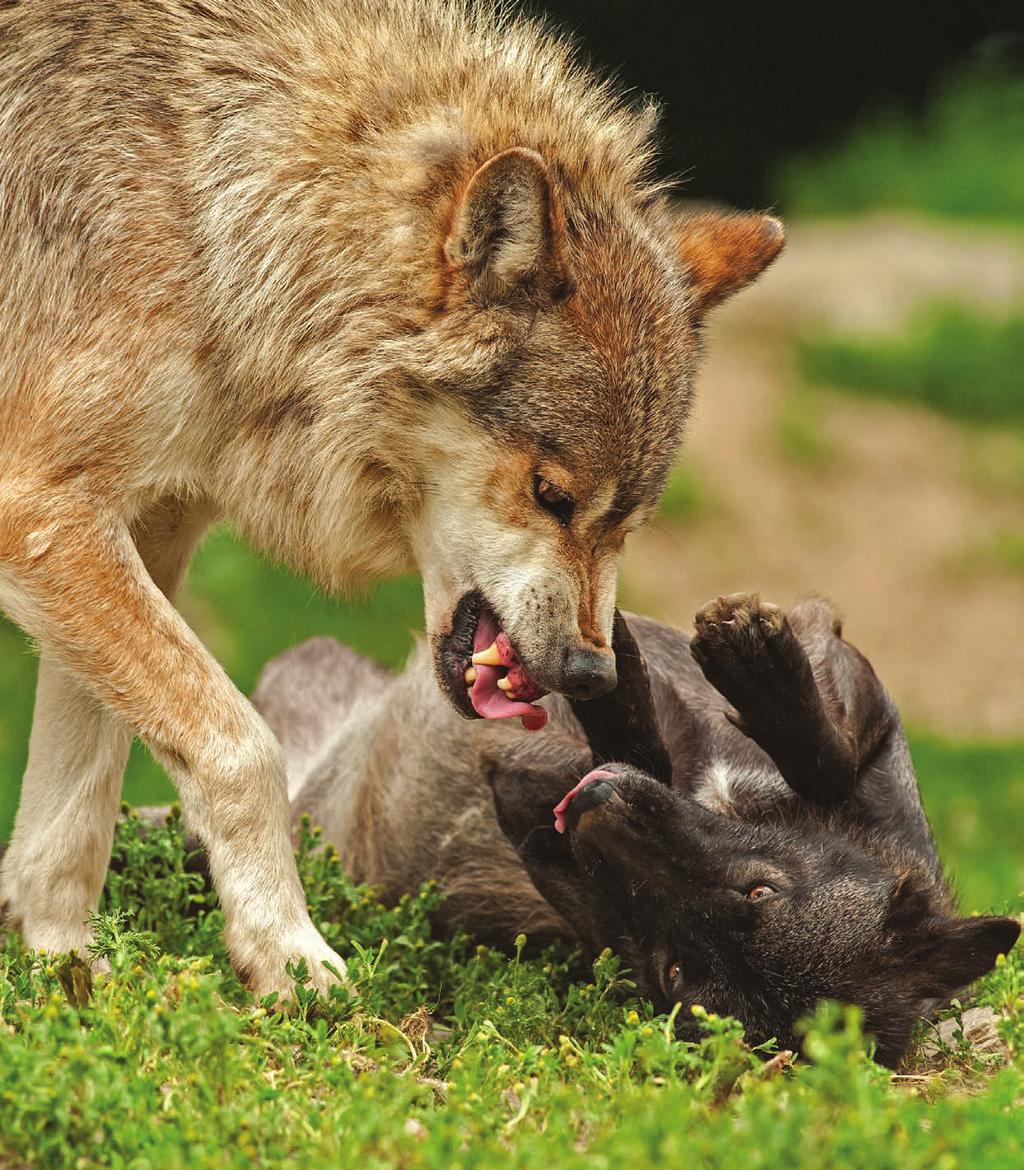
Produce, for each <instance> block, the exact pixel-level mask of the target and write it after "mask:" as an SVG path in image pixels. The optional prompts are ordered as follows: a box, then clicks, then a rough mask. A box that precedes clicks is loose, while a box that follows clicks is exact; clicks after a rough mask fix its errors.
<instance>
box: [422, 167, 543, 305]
mask: <svg viewBox="0 0 1024 1170" xmlns="http://www.w3.org/2000/svg"><path fill="white" fill-rule="evenodd" d="M444 254H445V259H446V260H447V261H448V263H449V264H450V265H451V267H452V268H453V269H454V270H455V272H456V273H458V274H459V275H461V276H462V277H463V279H464V280H465V282H466V284H467V285H468V288H469V291H470V293H471V295H472V296H473V298H474V299H475V300H481V301H492V302H493V301H500V300H505V299H508V298H509V297H510V296H512V295H514V294H517V293H519V294H521V293H524V292H526V293H529V292H534V293H541V294H548V295H551V294H552V293H553V292H554V291H555V290H556V289H557V287H558V285H559V284H560V283H562V282H564V281H565V275H564V271H563V267H562V264H561V262H560V259H559V256H558V249H557V246H556V241H555V225H554V215H553V206H552V192H551V180H550V178H549V176H548V169H547V167H546V166H545V164H544V160H543V159H542V158H541V156H540V155H539V154H537V152H536V151H534V150H527V149H526V148H525V147H521V146H515V147H513V148H512V149H511V150H505V151H502V153H501V154H496V155H495V156H494V157H493V158H491V159H488V161H487V162H485V163H484V164H483V166H482V167H480V169H479V170H478V171H477V172H476V173H475V174H474V175H473V177H472V178H471V179H470V180H469V185H468V186H467V187H466V189H465V191H464V192H463V193H462V195H461V197H460V199H459V201H458V203H457V205H456V208H455V214H454V216H453V219H452V227H451V232H450V233H449V235H448V238H447V240H445V244H444Z"/></svg>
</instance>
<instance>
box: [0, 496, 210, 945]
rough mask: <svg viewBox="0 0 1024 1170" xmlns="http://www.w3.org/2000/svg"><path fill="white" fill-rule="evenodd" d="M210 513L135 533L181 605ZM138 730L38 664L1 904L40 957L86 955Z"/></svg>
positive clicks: (177, 517) (179, 507) (175, 506)
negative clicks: (181, 589)
mask: <svg viewBox="0 0 1024 1170" xmlns="http://www.w3.org/2000/svg"><path fill="white" fill-rule="evenodd" d="M208 519H209V517H208V515H207V514H206V513H205V512H203V511H202V509H200V508H197V507H195V506H192V507H186V506H184V505H183V504H181V503H180V502H179V501H177V500H175V499H167V500H161V501H160V502H159V503H157V504H156V505H154V506H153V507H152V508H150V509H148V510H147V512H146V513H145V514H144V515H143V516H142V517H141V518H140V520H139V522H138V523H137V524H136V525H135V528H134V536H135V542H136V545H137V546H138V549H139V552H140V555H141V556H142V559H143V562H144V564H145V566H146V569H147V570H148V572H149V575H150V577H151V578H152V580H153V581H154V583H155V584H156V585H158V586H159V588H160V589H161V590H162V591H163V592H164V594H166V596H168V597H170V598H173V597H174V595H175V593H176V592H177V590H178V588H179V586H180V584H181V581H182V579H183V577H184V575H185V572H186V570H187V568H188V564H189V561H190V560H191V558H192V552H193V550H194V548H195V545H196V543H197V541H198V540H199V537H200V536H201V535H202V532H203V530H204V528H205V527H206V525H207V523H208ZM131 740H132V731H131V728H130V727H129V726H128V725H127V724H126V723H125V722H124V720H122V719H120V718H118V716H117V715H116V714H115V713H114V712H113V711H112V710H111V709H110V708H109V707H107V706H106V704H104V703H102V702H100V700H99V699H98V698H97V696H96V694H95V692H94V691H92V690H90V689H89V688H88V687H87V686H85V685H84V684H83V683H82V682H81V680H80V679H78V678H76V676H75V675H74V674H73V673H72V672H71V671H70V670H68V669H67V668H66V667H65V666H64V665H63V664H62V663H61V662H60V661H59V660H58V659H57V657H56V656H55V655H54V654H53V653H52V651H48V650H45V651H44V652H43V654H42V657H41V659H40V664H39V678H38V683H37V686H36V704H35V712H34V715H33V720H32V738H31V741H30V743H29V756H28V766H27V768H26V770H25V776H24V778H23V780H22V785H21V800H20V803H19V806H18V817H17V820H16V822H15V826H14V832H13V835H12V838H11V843H10V847H9V848H8V850H7V853H6V855H5V858H4V864H3V866H2V868H0V905H7V906H9V907H10V908H11V917H12V918H14V919H15V920H16V922H17V925H18V927H19V928H20V930H21V933H22V937H23V938H24V939H25V942H26V943H27V944H28V945H29V946H30V947H33V948H34V949H36V950H46V951H70V950H77V951H78V952H79V953H80V954H83V955H84V954H85V953H86V951H87V949H88V946H89V944H90V943H91V942H92V935H91V932H90V930H89V927H88V918H89V915H90V914H91V913H93V912H94V911H95V910H96V908H97V907H98V905H99V899H100V893H101V892H102V889H103V882H104V878H105V876H106V871H107V865H108V863H109V860H110V848H111V843H112V840H113V835H114V822H115V818H116V816H117V805H118V798H119V796H120V793H121V778H122V776H123V774H124V765H125V762H126V760H127V758H128V751H129V748H130V746H131Z"/></svg>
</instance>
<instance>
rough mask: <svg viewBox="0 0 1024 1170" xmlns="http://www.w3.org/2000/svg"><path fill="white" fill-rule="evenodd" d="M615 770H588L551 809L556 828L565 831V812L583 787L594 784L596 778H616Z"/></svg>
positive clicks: (560, 831)
mask: <svg viewBox="0 0 1024 1170" xmlns="http://www.w3.org/2000/svg"><path fill="white" fill-rule="evenodd" d="M614 779H615V773H614V772H604V771H602V770H601V769H600V768H595V769H594V770H593V772H588V773H587V774H586V776H584V777H583V779H582V780H581V781H580V782H579V784H577V785H576V787H575V788H572V789H570V790H569V791H568V792H567V793H566V794H565V796H563V797H562V799H561V800H560V801H559V802H558V804H556V805H555V807H554V808H553V809H552V810H551V811H552V812H553V813H554V814H555V828H556V830H557V831H558V832H559V833H564V832H565V814H566V810H567V809H568V808H569V805H570V804H571V803H572V798H573V797H574V796H575V795H576V793H577V792H579V791H580V789H581V788H586V786H587V785H588V784H593V783H594V781H595V780H614Z"/></svg>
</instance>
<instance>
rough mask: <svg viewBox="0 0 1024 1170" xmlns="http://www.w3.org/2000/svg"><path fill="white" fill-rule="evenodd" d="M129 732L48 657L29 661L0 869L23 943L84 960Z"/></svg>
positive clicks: (1, 890) (4, 899) (3, 897)
mask: <svg viewBox="0 0 1024 1170" xmlns="http://www.w3.org/2000/svg"><path fill="white" fill-rule="evenodd" d="M131 742H132V733H131V729H130V728H129V727H128V726H127V724H125V723H124V722H123V720H121V719H119V718H118V717H117V715H115V714H114V712H113V711H111V710H110V709H109V708H108V707H106V706H104V704H103V703H101V702H100V701H99V699H97V697H96V696H95V694H92V693H91V692H90V691H89V690H88V689H87V688H86V687H84V686H83V685H82V683H81V682H79V681H78V679H76V678H75V676H74V675H73V674H72V673H71V672H70V671H69V670H67V669H66V668H65V667H64V666H63V665H62V664H61V663H60V662H59V661H58V660H57V659H56V658H55V656H54V655H53V654H52V653H51V652H50V651H44V652H43V655H42V658H41V660H40V663H39V681H38V683H37V686H36V705H35V714H34V716H33V720H32V738H31V740H30V741H29V752H28V767H27V768H26V769H25V777H24V780H23V781H22V786H21V801H20V803H19V805H18V817H17V820H16V821H15V825H14V832H13V834H12V836H11V843H10V847H9V849H8V850H7V853H6V854H5V855H4V862H3V870H2V872H0V904H3V905H6V906H7V907H9V910H10V915H11V918H12V919H13V921H14V922H15V924H16V925H17V926H18V927H19V928H20V930H21V933H22V937H23V938H24V940H25V942H26V943H27V944H28V946H30V947H32V948H34V949H35V950H45V951H71V950H77V951H78V952H79V953H80V954H82V955H84V954H85V953H86V950H87V948H88V946H89V944H90V942H91V941H92V936H91V932H90V930H89V925H88V915H89V914H90V913H91V912H92V911H94V910H95V909H96V907H97V905H98V904H99V898H100V892H101V890H102V889H103V881H104V878H105V876H106V872H107V863H108V861H109V860H110V847H111V842H112V840H113V835H114V820H115V818H116V816H117V803H118V797H119V796H120V794H121V776H122V774H123V773H124V765H125V761H126V760H127V758H128V749H129V747H130V746H131Z"/></svg>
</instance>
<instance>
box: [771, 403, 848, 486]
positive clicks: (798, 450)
mask: <svg viewBox="0 0 1024 1170" xmlns="http://www.w3.org/2000/svg"><path fill="white" fill-rule="evenodd" d="M777 437H778V442H779V447H780V448H781V450H782V453H783V454H784V455H785V456H786V458H787V459H789V460H790V461H791V462H792V463H797V464H800V465H801V466H803V467H806V468H808V469H809V470H812V471H816V470H820V469H821V468H824V467H828V466H830V465H832V464H834V463H835V460H836V455H837V448H836V444H835V442H834V441H833V440H832V439H831V438H830V436H829V435H828V434H826V432H825V429H824V425H823V419H822V412H821V404H820V402H819V401H818V399H817V397H816V396H815V395H813V394H811V393H809V392H808V390H807V388H806V387H804V386H802V385H796V386H792V387H791V388H790V389H789V391H788V392H787V393H786V395H785V397H784V398H783V400H782V403H781V406H780V408H779V417H778V421H777Z"/></svg>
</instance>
